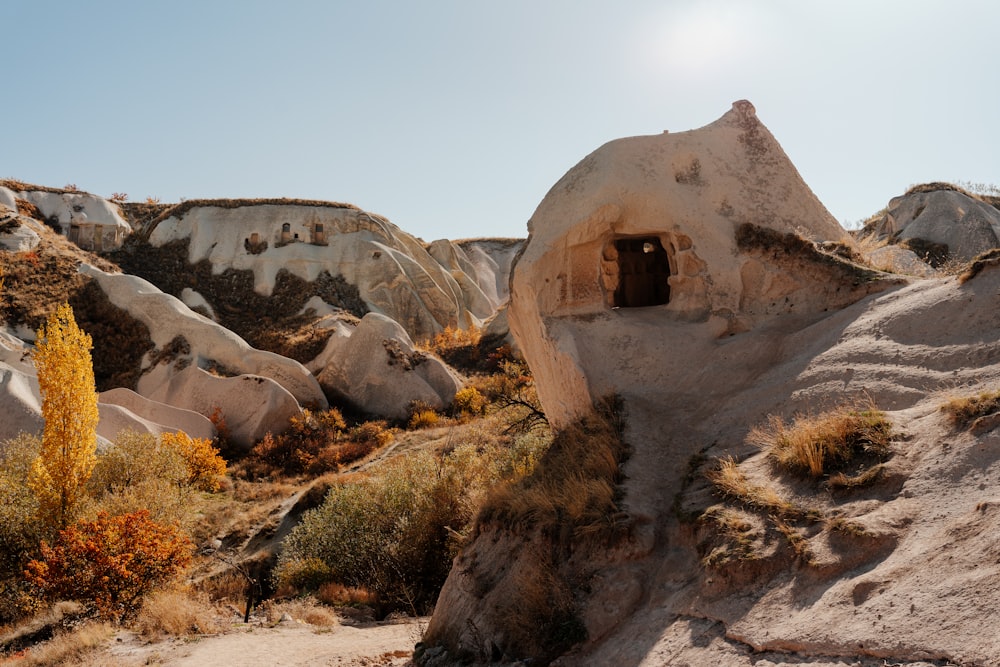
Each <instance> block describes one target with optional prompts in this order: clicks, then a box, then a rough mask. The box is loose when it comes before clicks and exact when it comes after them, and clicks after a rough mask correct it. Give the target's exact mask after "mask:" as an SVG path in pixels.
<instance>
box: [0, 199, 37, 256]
mask: <svg viewBox="0 0 1000 667" xmlns="http://www.w3.org/2000/svg"><path fill="white" fill-rule="evenodd" d="M5 193H7V194H9V195H11V196H9V197H7V196H5ZM11 221H16V222H17V223H18V224H17V227H16V228H15V229H13V230H11V231H9V232H0V248H3V249H4V250H9V251H11V252H27V251H28V250H32V249H33V248H35V247H37V246H38V242H39V236H38V233H37V232H36V231H35V230H33V229H31V225H32V224H33V223H34V222H35V221H33V220H31V219H30V218H26V217H24V216H21V215H18V213H17V203H16V202H14V199H13V193H11V191H10V190H7V189H6V188H0V224H4V223H7V222H11Z"/></svg>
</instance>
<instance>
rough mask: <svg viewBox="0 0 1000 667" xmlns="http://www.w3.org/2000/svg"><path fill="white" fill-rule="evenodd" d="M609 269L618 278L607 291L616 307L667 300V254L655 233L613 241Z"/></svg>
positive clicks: (666, 301)
mask: <svg viewBox="0 0 1000 667" xmlns="http://www.w3.org/2000/svg"><path fill="white" fill-rule="evenodd" d="M613 246H614V252H612V253H608V254H610V255H612V257H613V258H614V259H613V261H612V262H609V263H610V264H611V266H610V267H608V268H610V269H611V272H612V273H617V278H618V280H617V281H616V282H617V284H616V285H615V287H614V290H613V292H611V295H610V296H611V305H612V306H613V307H616V308H643V307H646V306H661V305H663V304H665V303H669V302H670V282H669V279H670V275H671V273H672V271H671V270H670V255H669V254H668V253H667V251H666V249H664V247H663V244H662V243H661V242H660V239H659V238H657V237H655V236H638V237H630V238H619V239H615V240H614V241H613Z"/></svg>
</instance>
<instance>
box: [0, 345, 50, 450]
mask: <svg viewBox="0 0 1000 667" xmlns="http://www.w3.org/2000/svg"><path fill="white" fill-rule="evenodd" d="M29 350H30V348H29V347H28V346H26V345H25V344H24V343H22V342H21V341H20V340H19V339H17V338H15V337H14V336H11V335H10V334H7V333H3V332H0V441H3V440H7V439H9V438H13V437H15V436H16V435H17V434H18V433H21V432H22V431H23V432H25V433H39V432H41V430H42V426H43V424H44V422H43V421H42V399H41V396H40V394H39V391H38V379H37V377H36V374H35V366H34V365H33V364H32V363H31V362H30V361H29V359H28V355H29Z"/></svg>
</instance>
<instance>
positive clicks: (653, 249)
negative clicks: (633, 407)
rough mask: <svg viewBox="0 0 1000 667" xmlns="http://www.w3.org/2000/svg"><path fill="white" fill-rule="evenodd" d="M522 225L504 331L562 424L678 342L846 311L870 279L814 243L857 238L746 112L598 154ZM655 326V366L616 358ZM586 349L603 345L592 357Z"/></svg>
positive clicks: (736, 109)
mask: <svg viewBox="0 0 1000 667" xmlns="http://www.w3.org/2000/svg"><path fill="white" fill-rule="evenodd" d="M528 228H529V231H530V236H529V238H528V241H527V242H526V245H525V248H524V251H523V254H522V255H521V256H520V258H519V259H518V260H517V262H516V264H515V268H514V273H513V277H512V279H511V285H512V290H513V293H512V297H511V303H510V307H509V313H508V318H509V320H510V327H511V331H512V333H513V334H514V337H515V338H516V339H517V341H518V343H519V344H520V346H521V348H522V350H523V351H524V354H525V356H526V358H527V359H528V362H529V364H530V365H531V368H532V371H533V373H534V376H535V378H536V381H537V384H538V392H539V398H540V399H541V401H542V404H543V406H544V407H545V411H546V414H548V415H549V418H550V419H551V420H552V421H553V423H555V424H557V425H564V424H567V423H569V422H570V421H572V420H573V419H574V418H575V417H578V416H580V415H581V414H584V413H585V412H587V411H588V410H589V409H590V406H591V404H592V401H593V397H594V396H601V395H603V394H607V393H609V392H614V391H619V390H621V388H622V386H623V384H633V383H634V384H643V383H649V382H657V381H658V378H660V377H662V375H663V371H662V367H663V365H664V364H665V365H667V366H672V365H673V364H675V363H682V362H683V357H681V356H677V352H676V350H678V347H677V345H676V344H675V343H674V342H673V341H672V337H673V335H674V333H675V332H676V335H678V336H681V337H684V338H687V337H690V336H698V337H703V338H704V339H706V340H716V339H719V338H724V337H729V336H732V335H737V334H739V333H743V332H746V331H749V330H751V329H754V328H756V327H758V326H760V325H762V324H763V323H764V322H766V321H768V320H770V319H772V318H775V317H780V316H783V315H786V314H796V315H808V314H811V313H817V312H823V311H826V310H828V309H830V308H838V307H841V306H843V305H846V304H848V303H851V302H853V301H855V300H857V299H859V298H861V297H862V296H864V295H865V294H867V293H868V292H869V290H870V289H871V288H872V286H873V285H874V283H873V282H872V281H873V279H874V278H875V274H874V272H871V271H866V270H864V269H861V268H860V267H856V266H853V265H851V264H849V263H848V262H847V261H845V260H843V259H842V258H840V257H838V256H836V255H834V254H829V253H824V252H821V251H820V250H819V249H818V248H817V247H816V246H815V245H814V243H813V242H815V241H827V242H835V243H840V244H844V245H845V246H850V245H851V244H852V243H853V241H852V240H851V239H850V237H849V236H848V235H847V233H846V232H845V231H844V230H843V229H842V228H841V227H840V225H839V224H838V223H837V221H836V220H834V219H833V217H832V216H831V215H830V213H829V212H828V211H827V210H826V209H825V208H824V207H823V205H822V204H821V203H820V202H819V201H818V200H817V199H816V197H815V196H814V195H813V193H812V192H811V191H810V190H809V188H808V186H807V185H806V184H805V183H804V182H803V181H802V179H801V177H800V176H799V174H798V172H797V171H796V169H795V167H794V166H793V165H792V163H791V162H790V161H789V159H788V157H787V156H786V155H785V153H784V151H783V150H782V149H781V146H780V145H779V144H778V142H777V141H775V139H774V137H772V136H771V134H770V132H768V130H767V128H765V127H764V126H763V124H761V123H760V121H759V120H758V119H757V117H756V114H755V112H754V109H753V106H751V105H750V103H749V102H737V103H736V104H734V105H733V108H732V110H731V111H729V112H728V113H726V114H725V115H724V116H723V117H722V118H720V119H719V120H718V121H716V122H714V123H712V124H711V125H708V126H706V127H703V128H701V129H698V130H692V131H689V132H681V133H677V134H672V133H664V134H662V135H657V136H649V137H632V138H629V139H620V140H617V141H612V142H610V143H608V144H606V145H604V146H602V147H601V148H599V149H598V150H596V151H595V152H593V153H591V154H590V155H588V156H587V157H586V158H584V159H583V160H582V161H581V162H580V163H579V164H578V165H576V166H575V167H574V168H573V169H571V170H570V171H569V172H568V173H567V174H566V175H565V176H564V177H563V178H562V179H561V180H560V181H559V182H558V183H556V185H555V186H553V188H552V189H551V190H550V191H549V193H548V195H546V197H545V199H544V200H543V201H542V203H541V204H540V205H539V206H538V208H537V210H536V211H535V213H534V215H533V216H532V218H531V220H530V221H529V223H528ZM649 326H655V327H657V328H659V329H660V330H661V332H662V333H660V334H658V335H657V338H658V339H659V340H661V341H663V349H662V350H660V351H659V352H657V353H656V356H655V357H654V358H656V359H658V363H657V364H649V363H648V362H647V361H646V358H644V357H636V358H635V361H623V360H622V359H623V358H624V359H631V358H632V355H631V354H630V353H629V350H630V349H631V347H630V346H631V345H632V338H633V336H632V335H631V334H628V333H625V332H628V331H630V330H631V329H632V328H633V327H644V328H645V327H649ZM694 332H697V333H694ZM583 340H594V341H600V345H601V346H605V347H604V348H603V349H602V351H600V352H596V354H595V353H593V352H591V353H587V352H584V351H583V350H582V349H581V348H580V345H581V341H583ZM609 349H620V350H622V354H621V355H609V354H606V352H607V350H609ZM640 359H641V361H640ZM624 368H628V374H627V376H625V377H622V375H621V370H623V369H624Z"/></svg>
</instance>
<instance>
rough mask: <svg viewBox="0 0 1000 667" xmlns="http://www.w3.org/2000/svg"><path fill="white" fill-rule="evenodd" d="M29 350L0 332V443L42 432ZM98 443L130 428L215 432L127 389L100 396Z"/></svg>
mask: <svg viewBox="0 0 1000 667" xmlns="http://www.w3.org/2000/svg"><path fill="white" fill-rule="evenodd" d="M30 349H31V348H30V347H29V346H27V345H25V344H24V343H22V342H21V341H20V340H19V339H17V338H15V337H14V336H11V335H9V334H6V333H0V441H2V440H6V439H8V438H12V437H14V436H16V435H17V434H18V433H21V432H24V433H41V431H42V428H43V426H44V420H43V419H42V398H41V393H40V392H39V389H38V379H37V373H36V371H35V367H34V364H32V363H31V361H30V357H29V354H30ZM98 413H99V421H98V424H97V436H98V439H99V441H100V442H102V443H105V442H112V441H114V440H115V438H116V437H117V436H118V433H119V432H120V431H122V430H124V429H129V430H132V431H136V432H139V433H151V434H153V435H159V434H160V433H163V432H166V431H170V432H173V431H184V432H185V433H187V434H188V435H190V436H192V437H196V438H213V437H214V436H215V427H214V426H213V425H212V422H211V421H209V420H208V419H207V418H205V417H203V416H202V415H200V414H198V413H196V412H192V411H189V410H180V409H177V408H173V407H171V406H169V405H164V404H162V403H157V402H156V401H151V400H149V399H147V398H144V397H142V396H140V395H138V394H136V393H135V392H133V391H130V390H128V389H113V390H111V391H106V392H103V393H101V394H99V395H98Z"/></svg>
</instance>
